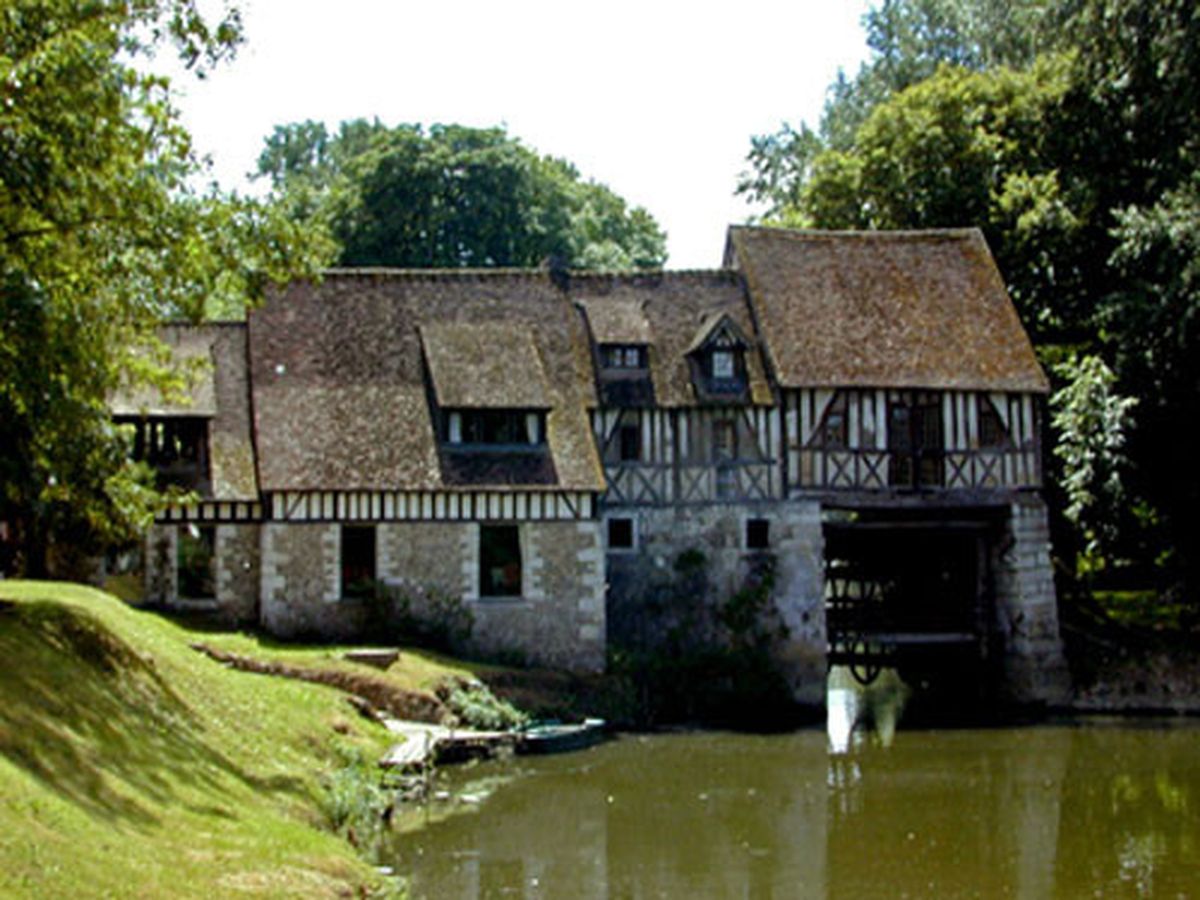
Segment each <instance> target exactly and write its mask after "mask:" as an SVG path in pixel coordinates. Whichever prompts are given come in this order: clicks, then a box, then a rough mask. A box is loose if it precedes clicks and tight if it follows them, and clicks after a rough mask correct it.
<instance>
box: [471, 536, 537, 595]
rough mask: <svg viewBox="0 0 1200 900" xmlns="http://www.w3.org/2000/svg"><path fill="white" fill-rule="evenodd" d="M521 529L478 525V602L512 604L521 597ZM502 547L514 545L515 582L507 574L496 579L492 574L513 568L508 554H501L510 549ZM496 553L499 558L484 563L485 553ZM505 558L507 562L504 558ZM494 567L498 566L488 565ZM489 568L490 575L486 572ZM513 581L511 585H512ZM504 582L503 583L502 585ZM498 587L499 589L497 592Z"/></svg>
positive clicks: (523, 577) (522, 556) (523, 569)
mask: <svg viewBox="0 0 1200 900" xmlns="http://www.w3.org/2000/svg"><path fill="white" fill-rule="evenodd" d="M521 537H522V536H521V527H520V525H518V524H516V523H513V522H488V523H483V522H481V523H480V524H479V534H478V544H477V549H478V551H479V559H478V562H479V566H478V568H479V573H478V579H479V580H478V588H479V599H481V600H514V599H520V598H521V597H523V596H524V595H525V542H524V541H523V540H522V539H521ZM506 543H513V544H515V548H516V560H515V565H516V567H517V568H516V573H515V579H514V578H513V577H512V575H511V573H510V574H509V575H507V576H506V575H501V576H499V577H497V576H496V574H495V570H496V569H497V568H499V569H506V568H508V567H509V566H511V565H513V564H514V562H513V560H512V557H511V554H505V553H504V551H505V550H508V551H511V550H512V549H513V548H512V546H509V547H507V548H505V547H503V546H498V545H503V544H506ZM497 550H499V551H500V556H499V558H496V557H493V558H492V559H488V554H489V553H492V554H494V553H496V552H497ZM505 557H507V561H506V558H505ZM489 563H496V564H498V565H491V566H489ZM489 568H490V569H492V570H493V571H491V572H489ZM514 581H515V583H514ZM504 582H507V584H505V583H504ZM497 585H499V586H500V587H501V588H502V589H500V590H497V589H496V587H497Z"/></svg>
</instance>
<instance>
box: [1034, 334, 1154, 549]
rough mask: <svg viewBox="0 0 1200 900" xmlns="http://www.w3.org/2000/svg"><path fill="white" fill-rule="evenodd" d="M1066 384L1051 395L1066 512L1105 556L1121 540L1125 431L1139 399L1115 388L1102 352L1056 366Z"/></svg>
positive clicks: (1090, 544) (1086, 545)
mask: <svg viewBox="0 0 1200 900" xmlns="http://www.w3.org/2000/svg"><path fill="white" fill-rule="evenodd" d="M1055 374H1056V375H1058V377H1059V379H1060V380H1061V381H1063V382H1064V386H1063V387H1062V388H1060V389H1059V390H1058V391H1056V392H1055V394H1054V396H1052V397H1051V398H1050V405H1051V407H1052V408H1053V410H1054V418H1053V425H1054V428H1055V429H1056V430H1057V432H1058V434H1059V441H1058V444H1057V446H1055V448H1054V454H1055V456H1057V457H1058V458H1059V460H1060V461H1061V463H1062V468H1063V478H1062V488H1063V492H1064V493H1065V494H1066V498H1067V505H1066V508H1065V509H1064V510H1063V513H1064V515H1066V517H1067V519H1069V520H1070V521H1071V522H1072V523H1074V524H1075V526H1076V527H1077V528H1078V529H1079V532H1080V534H1081V535H1082V537H1083V539H1084V553H1085V555H1086V557H1088V558H1090V559H1102V558H1103V557H1104V556H1105V553H1106V551H1111V548H1112V545H1113V544H1114V543H1115V542H1116V539H1117V536H1118V535H1117V524H1118V522H1120V520H1121V519H1122V518H1123V516H1122V514H1121V508H1122V506H1124V505H1125V504H1127V502H1128V497H1127V496H1126V493H1125V486H1124V484H1123V480H1122V469H1123V468H1124V466H1125V465H1126V462H1127V461H1126V458H1125V455H1124V451H1125V436H1126V432H1127V431H1128V429H1129V425H1130V423H1131V421H1132V416H1131V414H1132V411H1133V408H1134V407H1135V406H1136V405H1137V400H1136V399H1135V398H1132V397H1122V396H1120V395H1118V394H1117V393H1116V391H1115V384H1116V376H1115V375H1114V374H1113V372H1112V370H1111V369H1110V368H1109V367H1108V365H1107V364H1106V363H1105V362H1104V360H1103V359H1101V358H1100V357H1099V356H1094V355H1087V356H1084V357H1082V358H1081V357H1079V356H1078V355H1077V354H1072V355H1071V356H1070V357H1069V358H1068V359H1066V360H1064V361H1063V362H1061V363H1059V364H1058V366H1057V367H1056V372H1055Z"/></svg>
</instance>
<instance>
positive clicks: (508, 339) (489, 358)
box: [421, 322, 556, 484]
mask: <svg viewBox="0 0 1200 900" xmlns="http://www.w3.org/2000/svg"><path fill="white" fill-rule="evenodd" d="M421 344H422V349H423V350H424V355H425V364H426V368H427V372H428V377H429V382H430V392H429V393H430V400H431V405H432V407H433V408H432V410H431V412H432V420H433V423H434V427H435V429H436V431H437V442H438V447H439V456H440V458H441V469H442V478H443V480H445V481H446V482H447V483H449V484H553V483H555V481H556V476H555V470H554V462H553V459H552V457H551V454H550V450H549V444H548V442H547V433H548V421H549V414H550V411H551V408H552V404H551V400H550V397H551V393H550V389H549V387H548V385H547V381H546V376H545V372H544V371H543V368H542V363H541V360H540V357H539V355H538V351H537V348H536V346H535V345H534V342H533V339H532V337H531V336H530V334H529V331H528V330H527V329H520V328H515V327H513V326H511V325H508V324H505V323H501V322H495V323H472V324H469V325H468V324H463V323H448V324H437V325H424V326H422V327H421Z"/></svg>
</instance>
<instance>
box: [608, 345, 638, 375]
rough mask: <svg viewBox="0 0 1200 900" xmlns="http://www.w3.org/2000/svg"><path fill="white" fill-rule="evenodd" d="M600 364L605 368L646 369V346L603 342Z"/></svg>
mask: <svg viewBox="0 0 1200 900" xmlns="http://www.w3.org/2000/svg"><path fill="white" fill-rule="evenodd" d="M600 365H601V366H603V367H604V368H605V369H644V368H646V366H647V354H646V347H645V346H644V345H642V344H602V345H601V346H600Z"/></svg>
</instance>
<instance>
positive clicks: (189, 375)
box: [110, 322, 259, 501]
mask: <svg viewBox="0 0 1200 900" xmlns="http://www.w3.org/2000/svg"><path fill="white" fill-rule="evenodd" d="M158 337H159V339H160V340H161V341H162V342H163V343H164V344H165V345H166V346H167V347H168V348H169V349H170V351H171V358H172V360H173V361H174V366H175V368H176V369H177V370H178V371H179V373H180V375H181V376H182V377H183V378H184V379H185V382H186V384H187V387H186V389H185V391H184V392H183V393H182V394H171V395H169V396H165V397H164V396H163V394H162V392H161V391H159V390H158V389H156V388H147V387H142V388H139V389H137V390H133V391H125V392H123V393H121V394H119V395H118V396H116V397H114V398H113V400H112V401H111V403H110V406H111V408H112V412H113V415H115V416H136V417H142V416H148V417H155V418H159V417H177V416H178V417H183V416H199V417H204V418H207V419H208V420H209V423H208V445H209V465H210V466H211V470H212V471H211V474H212V496H211V497H208V498H206V499H212V500H226V501H235V500H257V499H259V494H258V476H257V473H256V471H255V464H254V441H253V438H252V437H251V423H250V387H249V384H248V381H247V379H248V372H247V363H246V327H245V325H243V324H241V323H232V322H231V323H214V324H206V325H164V326H162V327H161V328H160V329H159V330H158Z"/></svg>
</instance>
